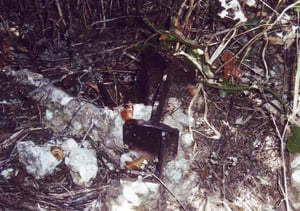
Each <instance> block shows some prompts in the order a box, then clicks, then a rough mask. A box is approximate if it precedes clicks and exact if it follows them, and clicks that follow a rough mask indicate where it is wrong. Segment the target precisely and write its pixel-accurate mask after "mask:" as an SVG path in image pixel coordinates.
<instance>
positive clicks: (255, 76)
mask: <svg viewBox="0 0 300 211" xmlns="http://www.w3.org/2000/svg"><path fill="white" fill-rule="evenodd" d="M182 2H183V1H157V2H156V1H147V0H144V1H133V0H123V1H121V0H120V1H106V2H103V1H93V0H88V1H81V0H79V1H76V2H75V1H74V2H69V1H66V2H62V1H40V0H37V1H35V3H32V2H31V1H14V0H13V1H0V8H1V9H0V14H1V15H0V17H1V21H0V50H1V55H0V66H1V69H0V88H1V90H2V91H1V93H0V171H3V170H5V169H7V168H13V169H14V171H13V172H12V173H11V174H13V175H12V176H11V178H10V179H7V178H5V177H3V176H0V207H2V208H3V209H4V210H84V209H85V210H112V208H111V207H110V205H109V203H108V202H107V201H106V200H109V194H110V192H109V191H108V189H109V187H110V186H113V183H114V182H115V181H116V179H122V178H124V177H126V172H125V173H124V171H122V170H120V169H119V170H116V169H115V170H113V171H112V170H110V169H108V168H104V167H103V168H101V169H99V172H98V174H97V177H96V178H95V180H94V181H93V184H92V185H91V186H90V187H80V186H77V185H75V184H74V183H73V182H72V178H71V176H70V174H69V171H68V167H66V166H65V165H64V164H60V165H59V166H58V167H57V169H56V170H55V172H54V173H52V174H50V175H48V176H46V177H45V178H41V179H38V180H37V179H34V178H33V177H32V176H31V175H29V174H28V173H27V172H26V170H25V168H24V166H23V165H22V164H21V163H20V162H19V160H18V153H17V152H16V148H15V145H16V143H17V142H20V141H23V140H33V141H34V143H36V144H43V143H45V142H46V141H47V140H49V139H51V138H62V137H64V136H65V134H63V133H56V132H54V131H53V130H51V129H50V128H48V127H46V124H45V122H44V120H43V116H44V113H45V108H44V107H43V106H42V104H41V103H40V102H36V101H35V100H33V99H32V98H31V97H30V96H29V93H30V92H31V91H32V90H34V87H33V86H30V85H24V84H20V83H19V82H18V80H17V79H16V78H15V77H14V76H12V75H8V74H7V70H15V71H19V70H23V69H28V70H30V71H32V72H36V73H39V74H42V75H43V77H44V78H46V79H49V81H50V82H51V83H52V84H53V85H55V86H56V87H58V88H59V89H61V90H63V91H65V92H66V93H68V94H69V95H71V96H73V97H76V98H77V99H80V100H82V101H87V102H91V103H92V104H94V105H96V106H97V107H104V106H106V107H109V108H111V109H113V108H116V107H118V106H122V105H124V104H126V103H128V102H129V101H131V102H133V103H135V101H136V98H135V95H136V90H135V89H136V86H135V79H136V73H137V72H138V71H139V70H140V69H141V68H143V67H144V66H145V65H144V64H142V63H143V58H142V56H141V51H140V49H141V46H142V45H143V44H145V43H150V42H151V43H153V45H156V46H160V47H164V48H165V49H166V48H167V49H168V51H169V53H175V51H179V50H186V51H188V47H189V46H188V43H187V42H183V41H182V40H180V39H176V38H175V40H174V39H173V40H172V39H170V40H168V39H167V38H164V37H163V36H162V35H160V36H153V35H154V34H155V33H157V32H156V31H155V30H154V28H151V26H149V23H147V20H148V19H149V20H150V21H151V22H152V23H153V25H154V26H155V28H156V29H159V30H170V29H171V28H172V27H173V28H174V26H173V25H172V21H171V18H172V17H173V18H174V17H175V16H176V15H179V19H180V20H181V21H182V22H184V18H186V17H187V18H188V20H189V21H190V22H191V26H190V28H188V27H186V28H185V30H188V32H187V33H186V32H184V30H183V33H185V34H186V36H187V37H188V40H197V41H198V43H199V46H201V48H202V50H206V52H205V54H207V55H209V56H211V55H212V54H213V53H214V52H216V50H217V49H218V47H219V46H221V45H223V44H224V42H223V40H230V42H229V43H228V44H227V45H226V46H225V49H224V51H226V50H230V51H231V52H233V54H234V55H235V57H234V59H233V61H234V65H236V66H238V67H239V71H240V72H239V73H238V74H237V75H235V74H234V73H233V72H231V73H227V74H229V76H228V78H227V79H228V81H227V82H228V84H231V85H233V87H242V86H251V85H253V84H256V85H259V86H258V87H259V88H255V89H252V88H243V89H232V90H230V91H228V90H227V91H226V90H225V91H226V93H225V94H224V93H221V92H222V91H224V90H222V89H219V88H215V87H213V86H210V84H208V83H206V82H205V81H204V78H205V77H203V74H201V73H200V72H199V71H198V72H197V76H195V78H194V79H193V80H190V79H186V81H185V82H184V83H180V80H179V81H177V82H175V83H174V84H173V86H172V88H171V95H172V97H175V98H177V99H178V100H179V101H180V102H181V103H182V106H183V108H184V109H186V111H187V110H188V109H190V111H191V115H192V117H193V119H194V121H193V124H192V125H191V127H190V128H189V129H190V131H191V132H192V133H193V137H194V142H193V147H192V150H191V151H190V152H189V153H188V155H187V156H186V157H187V159H189V160H190V172H192V173H193V174H195V175H196V177H195V178H196V179H195V181H196V182H195V183H194V186H193V188H192V189H191V191H190V192H188V194H187V196H186V198H184V197H182V196H178V200H179V201H180V202H181V203H182V206H179V204H178V203H177V201H175V200H173V201H172V200H170V198H175V199H176V196H175V197H173V196H170V195H168V196H166V195H164V194H162V195H161V197H160V199H159V203H158V205H157V206H156V207H154V208H153V207H152V208H151V209H152V210H153V209H155V210H173V209H174V210H175V208H176V209H178V210H180V209H182V210H184V209H185V210H286V209H287V208H286V203H285V202H284V194H283V187H284V185H283V173H282V154H281V141H280V138H279V134H278V131H279V132H282V130H283V127H284V124H285V121H286V119H285V115H286V113H285V110H284V106H283V105H282V104H281V103H282V102H280V100H281V99H282V101H283V102H284V103H285V105H287V106H290V105H291V100H292V95H293V93H292V92H291V87H292V86H293V78H294V74H295V73H294V72H295V66H296V45H295V43H292V44H289V43H288V41H283V40H280V39H279V38H278V37H280V36H279V35H278V34H280V33H282V34H283V35H285V34H288V33H289V32H290V31H289V30H290V28H291V27H292V26H293V25H296V23H297V19H296V13H295V11H294V10H292V9H291V10H288V11H287V15H289V17H290V19H289V21H287V22H278V23H277V24H276V25H274V26H273V28H271V29H270V30H268V31H267V35H266V36H268V38H270V37H271V38H272V39H268V38H266V37H265V35H263V34H262V35H260V36H258V37H255V36H256V35H258V34H260V33H261V32H262V31H263V30H264V29H265V27H266V26H267V25H268V24H270V23H274V22H275V21H276V18H277V17H278V16H279V15H278V14H280V13H281V12H282V11H283V10H284V9H285V8H287V7H288V5H290V4H291V3H293V2H292V1H278V2H277V1H257V5H256V6H255V7H250V6H247V5H246V3H245V2H247V1H240V3H241V7H242V11H244V13H245V15H246V17H247V18H248V19H251V20H252V21H257V20H259V21H260V22H259V23H253V25H251V24H252V23H250V22H249V26H248V25H245V26H242V27H236V25H235V24H236V23H237V20H232V19H230V18H225V19H221V18H220V16H219V15H218V13H220V12H221V11H222V6H221V5H220V3H219V2H218V1H199V2H197V1H195V2H194V1H187V2H186V4H187V5H189V3H191V4H194V6H193V9H192V10H189V9H188V8H191V5H189V6H186V7H182ZM193 2H194V3H193ZM272 8H273V9H274V10H273V9H272ZM180 10H182V12H181V13H180ZM189 11H190V12H191V14H189ZM277 13H278V14H277ZM180 15H181V16H180ZM142 17H144V18H142ZM145 17H146V19H147V20H145ZM175 28H176V26H175ZM178 28H180V27H178V26H177V29H178ZM231 30H236V32H234V33H235V35H234V36H233V37H231V38H229V36H230V32H232V31H231ZM162 34H163V33H162ZM150 38H151V39H150ZM275 38H276V39H275ZM277 38H278V39H277ZM164 41H165V42H166V43H165V44H164V45H165V46H163V44H161V43H162V42H164ZM176 46H177V47H176ZM178 46H179V48H178ZM245 46H246V47H245ZM194 47H195V46H194ZM244 47H245V48H244ZM222 55H223V54H221V53H220V54H219V56H218V57H217V59H216V60H215V61H214V63H213V65H211V66H210V67H209V68H211V71H212V72H214V78H213V79H211V80H215V81H219V80H221V79H224V77H225V78H226V77H227V76H226V73H224V66H225V68H226V62H228V60H226V61H225V62H224V61H223V60H222V59H221V57H222ZM150 57H151V56H150ZM176 58H177V59H178V60H180V58H181V59H182V57H179V56H177V57H176ZM202 60H203V62H204V56H203V57H202ZM183 61H184V62H183V64H186V65H187V67H188V69H192V70H195V69H196V68H195V66H193V65H191V64H190V63H188V62H187V61H186V60H183ZM151 62H153V63H155V62H157V61H154V60H153V61H150V64H151ZM228 63H230V61H229V62H228ZM154 65H158V66H159V65H160V64H154ZM175 65H176V64H175ZM205 65H207V66H208V64H205ZM205 65H204V64H203V66H205ZM171 67H172V65H171ZM234 68H235V67H234ZM182 80H183V81H184V80H185V79H184V78H183V79H182ZM181 82H182V81H181ZM188 84H189V85H188ZM177 85H178V86H177ZM198 85H199V86H198ZM228 87H229V86H228ZM264 87H267V89H265V88H264ZM197 88H198V89H197ZM269 89H271V90H272V91H271V92H270V91H269ZM274 93H275V94H274ZM222 95H224V96H222ZM75 138H76V137H75ZM77 139H78V138H77ZM284 152H285V153H286V154H285V155H284V156H285V158H286V162H287V164H286V165H287V166H289V159H288V156H289V154H288V152H287V151H286V150H285V151H284ZM97 156H98V157H101V155H99V154H98V155H97ZM99 163H100V161H99ZM188 174H190V173H187V176H186V177H184V178H183V180H188V179H189V176H188ZM288 175H289V171H288ZM288 183H290V181H289V179H288ZM170 189H172V185H171V186H170ZM174 192H175V193H176V190H174ZM175 195H176V194H175ZM97 201H101V203H102V204H103V205H102V206H100V208H99V207H98V208H97V207H96V208H95V207H93V206H94V205H93V204H94V203H95V202H97ZM170 203H171V204H172V203H173V204H175V205H174V206H173V205H172V206H171V205H170ZM135 210H150V208H149V207H148V208H147V207H146V208H145V207H139V208H136V209H135Z"/></svg>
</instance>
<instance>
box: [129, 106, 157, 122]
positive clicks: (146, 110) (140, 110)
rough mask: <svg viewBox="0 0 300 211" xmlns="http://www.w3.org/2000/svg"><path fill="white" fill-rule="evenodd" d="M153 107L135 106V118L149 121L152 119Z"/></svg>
mask: <svg viewBox="0 0 300 211" xmlns="http://www.w3.org/2000/svg"><path fill="white" fill-rule="evenodd" d="M151 112H152V106H149V105H144V104H134V105H133V118H134V119H143V120H149V119H150V117H151Z"/></svg>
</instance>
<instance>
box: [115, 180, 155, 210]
mask: <svg viewBox="0 0 300 211" xmlns="http://www.w3.org/2000/svg"><path fill="white" fill-rule="evenodd" d="M120 183H121V186H122V188H123V190H122V193H123V197H124V198H125V199H126V200H127V201H128V202H130V203H131V204H132V205H133V206H140V205H142V203H147V201H148V203H149V199H150V202H151V201H152V200H151V199H157V198H158V196H159V193H158V190H159V185H158V184H157V183H152V182H145V181H143V180H142V179H141V178H139V179H138V180H136V181H133V182H132V181H126V180H120Z"/></svg>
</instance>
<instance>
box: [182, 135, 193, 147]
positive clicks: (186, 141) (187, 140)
mask: <svg viewBox="0 0 300 211" xmlns="http://www.w3.org/2000/svg"><path fill="white" fill-rule="evenodd" d="M193 142H194V139H193V135H192V134H191V133H184V134H182V135H181V145H182V146H183V147H184V148H188V147H191V146H192V144H193Z"/></svg>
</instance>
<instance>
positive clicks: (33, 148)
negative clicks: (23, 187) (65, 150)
mask: <svg viewBox="0 0 300 211" xmlns="http://www.w3.org/2000/svg"><path fill="white" fill-rule="evenodd" d="M51 146H53V144H52V145H51V144H45V145H42V146H39V145H36V144H35V143H33V142H32V141H20V142H18V143H17V145H16V148H17V152H18V155H19V161H20V163H22V164H23V165H24V166H25V169H26V171H27V173H28V174H30V175H32V176H33V177H34V178H35V179H40V178H43V177H45V176H47V175H49V174H51V173H52V172H53V171H54V169H55V168H56V167H57V166H58V165H59V164H60V163H61V162H62V161H61V160H57V159H56V158H55V157H54V156H53V154H51V151H50V148H51Z"/></svg>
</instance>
